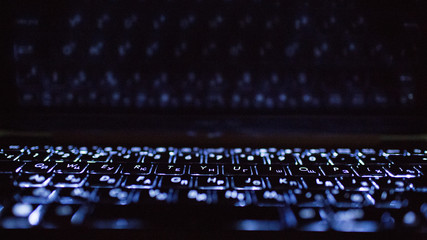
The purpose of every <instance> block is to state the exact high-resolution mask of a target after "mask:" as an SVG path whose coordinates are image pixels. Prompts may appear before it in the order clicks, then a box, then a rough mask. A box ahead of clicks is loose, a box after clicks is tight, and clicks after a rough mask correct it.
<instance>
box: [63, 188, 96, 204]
mask: <svg viewBox="0 0 427 240" xmlns="http://www.w3.org/2000/svg"><path fill="white" fill-rule="evenodd" d="M95 191H96V189H95V190H94V189H90V188H62V189H60V190H59V194H58V198H57V202H59V203H62V204H84V203H88V202H89V201H90V200H91V199H93V198H94V197H95Z"/></svg>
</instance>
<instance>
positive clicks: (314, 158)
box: [301, 154, 329, 165]
mask: <svg viewBox="0 0 427 240" xmlns="http://www.w3.org/2000/svg"><path fill="white" fill-rule="evenodd" d="M301 162H302V164H303V165H326V164H328V163H329V160H328V157H327V156H326V155H325V154H311V155H307V156H304V157H302V158H301Z"/></svg>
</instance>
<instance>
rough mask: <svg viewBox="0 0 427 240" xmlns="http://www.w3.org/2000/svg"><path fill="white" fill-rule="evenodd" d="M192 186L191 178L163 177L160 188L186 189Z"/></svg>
mask: <svg viewBox="0 0 427 240" xmlns="http://www.w3.org/2000/svg"><path fill="white" fill-rule="evenodd" d="M192 185H193V182H192V178H191V177H187V176H163V177H162V179H161V181H160V187H162V188H173V189H178V188H180V189H188V188H191V187H192Z"/></svg>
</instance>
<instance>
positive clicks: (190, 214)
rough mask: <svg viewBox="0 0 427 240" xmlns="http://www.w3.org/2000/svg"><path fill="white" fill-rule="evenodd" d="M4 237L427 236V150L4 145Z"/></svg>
mask: <svg viewBox="0 0 427 240" xmlns="http://www.w3.org/2000/svg"><path fill="white" fill-rule="evenodd" d="M0 149H1V150H0V190H1V191H0V226H1V227H2V228H79V227H91V228H108V229H117V228H118V229H156V228H161V227H162V226H168V227H169V228H179V229H196V228H197V229H214V228H215V229H239V230H286V229H294V230H298V231H331V230H332V231H344V232H348V231H352V232H353V231H357V232H358V231H360V232H376V231H388V230H395V231H416V232H426V230H427V202H426V199H427V181H426V178H425V174H426V167H427V150H425V149H405V150H403V149H371V148H365V149H348V148H339V149H302V148H292V149H286V148H283V149H280V148H196V147H193V148H175V147H157V148H153V147H97V146H90V147H81V146H50V145H42V146H17V145H10V146H3V147H1V148H0Z"/></svg>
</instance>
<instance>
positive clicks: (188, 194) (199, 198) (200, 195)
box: [176, 189, 213, 206]
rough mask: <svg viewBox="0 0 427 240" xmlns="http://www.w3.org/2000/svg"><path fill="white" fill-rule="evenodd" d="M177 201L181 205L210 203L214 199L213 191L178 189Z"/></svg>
mask: <svg viewBox="0 0 427 240" xmlns="http://www.w3.org/2000/svg"><path fill="white" fill-rule="evenodd" d="M177 192H178V194H177V196H178V199H177V200H176V202H177V203H179V204H180V205H181V204H182V205H190V206H194V205H208V204H211V203H212V201H213V197H212V192H211V191H209V190H196V189H191V190H178V191H177Z"/></svg>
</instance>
